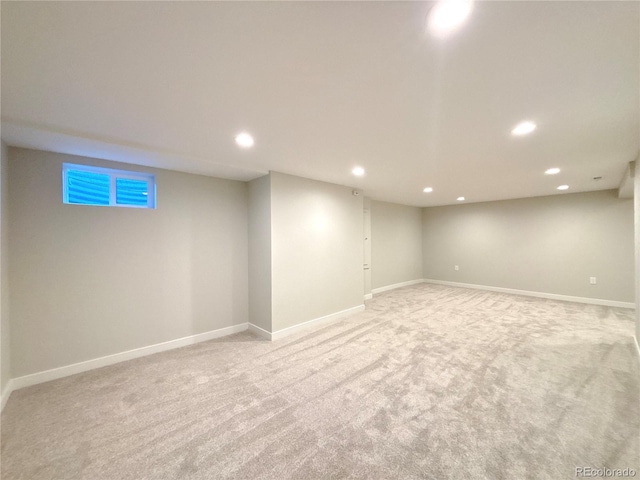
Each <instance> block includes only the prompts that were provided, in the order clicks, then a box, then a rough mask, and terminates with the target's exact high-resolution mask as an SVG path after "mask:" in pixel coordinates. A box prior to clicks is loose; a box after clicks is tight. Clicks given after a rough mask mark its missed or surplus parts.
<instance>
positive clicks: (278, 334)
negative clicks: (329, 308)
mask: <svg viewBox="0 0 640 480" xmlns="http://www.w3.org/2000/svg"><path fill="white" fill-rule="evenodd" d="M362 311H364V305H358V306H357V307H352V308H347V309H346V310H341V311H339V312H335V313H331V314H329V315H325V316H324V317H319V318H314V319H313V320H309V321H308V322H304V323H300V324H298V325H294V326H292V327H287V328H283V329H282V330H277V331H275V332H273V333H272V334H271V340H279V339H281V338H284V337H287V336H289V335H292V334H294V333H297V332H299V331H301V330H304V329H307V328H309V327H317V326H319V325H322V324H323V323H329V322H332V321H334V320H338V319H339V318H344V317H347V316H349V315H353V314H354V313H358V312H362Z"/></svg>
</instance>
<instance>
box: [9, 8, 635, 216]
mask: <svg viewBox="0 0 640 480" xmlns="http://www.w3.org/2000/svg"><path fill="white" fill-rule="evenodd" d="M431 6H432V3H430V2H424V3H423V2H406V3H405V2H349V3H346V2H345V3H340V2H326V3H315V2H277V3H275V2H273V3H271V2H262V3H254V2H215V3H214V2H198V3H195V2H194V3H187V2H135V3H130V2H104V3H97V2H35V3H34V2H6V1H4V2H2V4H1V15H2V30H1V32H2V104H1V105H2V138H3V139H4V140H5V142H7V143H8V144H10V145H15V146H24V147H31V148H40V149H45V150H52V151H58V152H65V153H73V154H80V155H88V156H93V157H98V158H106V159H112V160H118V161H123V162H128V163H134V164H141V165H151V166H158V167H162V168H170V169H174V170H181V171H187V172H193V173H201V174H207V175H214V176H222V177H226V178H234V179H240V180H248V179H252V178H256V177H258V176H261V175H263V174H265V173H266V172H267V171H269V170H275V171H280V172H284V173H290V174H293V175H299V176H303V177H307V178H312V179H317V180H323V181H328V182H332V183H337V184H344V185H350V186H353V187H357V188H361V189H363V190H364V192H365V195H368V196H371V197H372V198H374V199H379V200H387V201H393V202H398V203H404V204H409V205H418V206H429V205H445V204H451V203H456V201H455V199H456V198H457V197H458V196H460V195H464V196H465V197H466V198H467V201H469V202H477V201H486V200H497V199H506V198H519V197H528V196H537V195H552V194H556V193H560V192H558V191H557V190H556V187H557V186H558V185H560V184H563V183H566V184H568V185H570V189H569V190H568V192H569V193H571V192H576V191H588V190H602V189H606V188H617V187H618V185H619V184H620V181H621V179H622V177H623V175H624V172H625V169H626V167H627V164H628V163H629V162H630V161H632V160H634V159H635V158H636V156H637V155H638V152H639V150H640V133H639V132H640V3H639V2H592V1H585V2H538V1H535V2H525V1H521V2H476V4H475V7H474V10H473V12H472V14H471V17H470V19H469V21H468V22H467V24H466V25H465V26H464V27H463V28H462V29H461V30H459V31H458V32H456V33H455V34H454V35H452V36H450V37H448V38H444V39H436V38H433V37H432V36H430V35H429V34H428V33H427V31H426V28H425V25H426V18H427V13H428V11H429V9H430V8H431ZM521 120H533V121H535V122H536V123H537V124H538V129H537V130H536V132H535V133H534V134H532V135H530V136H528V137H522V138H515V137H512V136H511V135H510V130H511V128H512V127H513V126H514V125H515V124H516V123H518V122H519V121H521ZM241 130H247V131H249V132H250V133H252V134H253V135H254V137H255V140H256V145H255V147H254V148H253V149H251V150H240V149H239V148H238V147H237V146H236V145H235V144H234V136H235V134H236V133H238V132H239V131H241ZM355 165H362V166H363V167H365V169H366V172H367V173H366V175H365V176H364V177H362V178H355V177H353V176H352V175H351V174H350V170H351V168H352V167H353V166H355ZM549 167H560V168H561V169H562V172H561V173H560V174H559V175H556V176H554V177H552V176H546V175H544V174H543V172H544V170H545V169H547V168H549ZM594 176H602V177H603V179H602V180H600V181H594V180H593V179H592V178H593V177H594ZM426 186H431V187H433V188H434V192H433V193H431V194H425V193H423V192H422V189H423V188H424V187H426Z"/></svg>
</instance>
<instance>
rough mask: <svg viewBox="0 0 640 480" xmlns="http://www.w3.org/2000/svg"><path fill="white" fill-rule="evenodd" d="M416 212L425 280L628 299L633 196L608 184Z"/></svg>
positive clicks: (630, 295) (631, 298)
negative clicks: (625, 195) (420, 227)
mask: <svg viewBox="0 0 640 480" xmlns="http://www.w3.org/2000/svg"><path fill="white" fill-rule="evenodd" d="M422 218H423V256H424V266H423V273H424V277H425V278H427V279H435V280H446V281H453V282H462V283H471V284H477V285H485V286H494V287H504V288H512V289H518V290H528V291H534V292H544V293H554V294H559V295H570V296H578V297H586V298H598V299H606V300H615V301H623V302H633V301H634V267H633V261H632V259H633V248H634V228H633V201H632V200H630V199H629V200H621V199H618V198H617V195H616V191H614V190H610V191H599V192H589V193H575V194H566V195H554V196H550V197H537V198H528V199H519V200H508V201H499V202H487V203H476V204H468V205H455V206H446V207H433V208H425V209H423V217H422ZM454 265H459V267H460V270H459V271H455V270H454ZM591 276H594V277H597V282H598V283H597V285H590V284H589V277H591Z"/></svg>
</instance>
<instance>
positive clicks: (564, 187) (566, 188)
mask: <svg viewBox="0 0 640 480" xmlns="http://www.w3.org/2000/svg"><path fill="white" fill-rule="evenodd" d="M568 189H569V185H560V186H559V187H558V190H568Z"/></svg>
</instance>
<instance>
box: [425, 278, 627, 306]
mask: <svg viewBox="0 0 640 480" xmlns="http://www.w3.org/2000/svg"><path fill="white" fill-rule="evenodd" d="M424 282H426V283H433V284H436V285H448V286H450V287H461V288H473V289H475V290H488V291H490V292H500V293H512V294H514V295H524V296H527V297H538V298H548V299H551V300H562V301H565V302H577V303H588V304H591V305H604V306H607V307H622V308H636V304H635V303H633V302H619V301H617V300H604V299H600V298H588V297H572V296H570V295H557V294H555V293H544V292H530V291H528V290H516V289H514V288H502V287H490V286H487V285H476V284H473V283H460V282H449V281H445V280H431V279H428V278H425V279H424Z"/></svg>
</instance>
